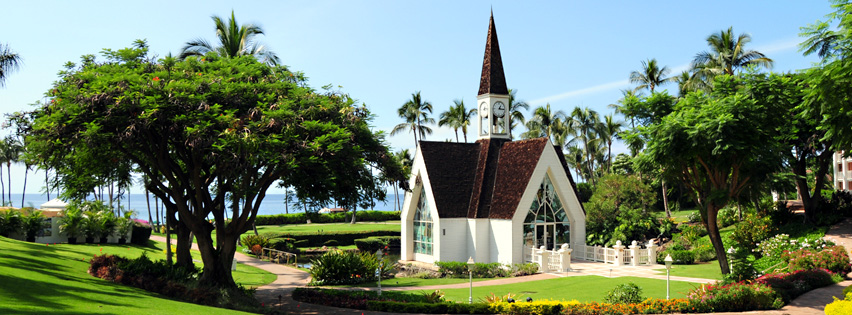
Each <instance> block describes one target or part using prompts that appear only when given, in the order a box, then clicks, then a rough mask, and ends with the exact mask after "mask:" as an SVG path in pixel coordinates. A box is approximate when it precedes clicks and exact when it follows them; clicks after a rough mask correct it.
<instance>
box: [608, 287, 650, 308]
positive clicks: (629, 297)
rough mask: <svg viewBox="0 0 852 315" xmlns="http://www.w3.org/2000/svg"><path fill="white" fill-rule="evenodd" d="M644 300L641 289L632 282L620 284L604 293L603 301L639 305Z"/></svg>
mask: <svg viewBox="0 0 852 315" xmlns="http://www.w3.org/2000/svg"><path fill="white" fill-rule="evenodd" d="M643 300H645V298H644V297H642V288H640V287H639V286H638V285H636V284H635V283H633V282H629V283H622V284H619V285H617V286H615V288H613V289H612V290H610V291H609V292H607V293H606V296H605V297H604V301H606V302H607V303H639V302H642V301H643Z"/></svg>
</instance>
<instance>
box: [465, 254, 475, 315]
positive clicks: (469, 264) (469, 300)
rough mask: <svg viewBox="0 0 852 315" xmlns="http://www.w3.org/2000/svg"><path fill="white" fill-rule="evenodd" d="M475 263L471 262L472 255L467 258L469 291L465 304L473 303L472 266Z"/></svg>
mask: <svg viewBox="0 0 852 315" xmlns="http://www.w3.org/2000/svg"><path fill="white" fill-rule="evenodd" d="M474 265H476V263H475V262H473V257H470V258H468V259H467V271H468V273H469V274H470V292H469V294H468V296H467V304H473V266H474Z"/></svg>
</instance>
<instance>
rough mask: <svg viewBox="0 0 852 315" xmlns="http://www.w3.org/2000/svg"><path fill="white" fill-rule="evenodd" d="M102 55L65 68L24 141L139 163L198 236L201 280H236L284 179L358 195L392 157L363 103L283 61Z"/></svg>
mask: <svg viewBox="0 0 852 315" xmlns="http://www.w3.org/2000/svg"><path fill="white" fill-rule="evenodd" d="M103 55H104V57H106V59H107V60H106V61H104V62H98V61H94V60H92V61H90V62H84V64H83V66H81V67H79V68H75V69H70V70H68V71H66V72H64V73H63V74H62V75H61V77H60V78H59V80H57V81H56V82H55V84H54V86H53V88H52V89H51V90H50V91H49V92H48V95H49V96H51V97H53V99H54V100H55V102H52V103H49V104H46V105H44V106H42V107H41V108H37V109H35V110H34V111H33V112H31V113H30V114H29V115H30V117H31V120H30V121H28V122H27V123H28V124H27V125H26V126H25V128H24V131H25V135H26V137H27V143H36V144H37V145H34V148H35V149H37V150H38V152H37V153H38V154H39V155H41V156H45V157H48V160H59V159H62V158H63V157H64V156H65V154H66V152H68V151H72V150H79V149H81V148H85V147H89V146H92V145H96V148H97V149H100V150H104V151H106V152H108V153H110V154H112V155H113V156H114V157H116V158H118V159H119V160H128V161H131V162H132V163H133V165H134V166H135V167H136V168H137V169H138V170H139V172H141V173H142V174H144V175H146V176H148V178H149V180H150V187H149V188H150V189H151V192H152V193H154V194H155V195H157V196H158V197H160V200H161V201H162V202H164V203H165V204H166V208H167V209H173V211H172V210H170V212H173V213H175V214H176V215H175V216H174V219H176V220H177V221H178V222H179V224H183V225H185V226H186V227H187V228H188V230H189V231H191V232H192V233H193V234H194V235H195V236H196V238H197V245H198V248H199V251H200V253H201V260H202V262H203V264H204V267H203V270H202V274H201V278H200V282H201V283H202V284H203V285H210V286H220V287H225V288H234V287H236V284H235V283H234V280H233V277H232V276H231V271H230V267H231V260H232V258H233V256H234V252H235V250H236V242H237V239H238V237H239V236H240V235H241V234H242V233H244V232H246V231H247V230H248V229H249V228H250V227H251V225H252V223H253V222H254V218H255V216H256V215H257V211H258V208H259V206H260V204H261V202H262V201H263V199H264V197H265V196H266V191H267V189H268V188H269V187H270V185H272V184H273V183H275V182H276V181H279V180H283V181H284V182H286V183H288V184H289V185H290V186H292V187H294V188H295V189H296V191H297V192H298V197H299V198H300V199H311V200H315V201H320V202H322V201H328V200H331V199H336V200H341V201H342V202H343V203H347V204H353V203H354V201H355V200H356V199H357V198H359V197H360V191H361V190H362V189H363V188H364V186H363V183H364V182H371V178H369V177H368V178H366V179H365V176H364V174H366V173H369V166H372V167H374V168H376V169H378V170H384V169H385V168H388V167H393V164H392V163H388V161H389V154H388V150H387V147H386V146H384V145H383V143H382V142H381V140H380V139H379V137H377V135H376V134H374V133H373V132H371V131H370V129H369V124H368V123H369V117H370V116H369V113H367V112H366V110H362V109H361V108H359V107H357V106H355V104H354V100H353V99H351V98H350V97H349V96H348V95H346V94H340V93H338V92H332V91H316V90H313V89H311V88H309V87H308V86H307V84H306V82H305V79H304V76H302V75H299V74H294V73H292V72H290V71H287V69H286V68H284V67H272V66H269V65H267V64H264V63H261V62H259V61H257V60H256V59H255V58H254V57H249V56H244V57H237V58H221V57H219V56H218V55H216V54H207V55H205V58H204V60H202V59H201V58H187V59H186V60H184V61H175V60H168V59H161V60H159V61H153V60H150V59H149V58H148V55H147V49H146V48H144V47H142V48H126V49H121V50H118V51H112V50H105V51H104V52H103ZM69 171H71V172H73V171H74V169H73V168H72V169H69ZM81 175H85V171H82V172H81ZM208 216H212V217H213V218H214V220H213V223H212V224H211V223H209V222H208V221H207V217H208ZM167 217H168V218H169V220H171V219H172V216H171V215H169V216H167ZM228 217H230V218H229V219H226V218H228ZM214 229H215V231H216V239H215V241H214V240H213V238H212V234H211V233H212V232H213V230H214Z"/></svg>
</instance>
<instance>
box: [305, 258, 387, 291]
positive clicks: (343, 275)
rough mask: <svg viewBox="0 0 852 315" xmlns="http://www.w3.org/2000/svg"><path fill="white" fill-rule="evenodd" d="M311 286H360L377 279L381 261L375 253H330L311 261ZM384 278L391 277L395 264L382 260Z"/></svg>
mask: <svg viewBox="0 0 852 315" xmlns="http://www.w3.org/2000/svg"><path fill="white" fill-rule="evenodd" d="M311 263H312V264H313V266H312V267H311V270H310V274H311V283H310V285H333V284H358V283H364V282H367V281H369V280H374V279H375V271H376V269H378V268H379V263H380V260H379V258H377V257H376V255H375V253H355V252H348V251H341V250H332V251H328V252H326V253H325V254H323V255H322V256H320V257H318V258H316V259H314V260H312V261H311ZM381 267H382V268H381V270H382V271H381V275H382V278H390V277H391V273H390V271H391V269H392V268H393V264H391V263H390V260H389V259H387V258H381Z"/></svg>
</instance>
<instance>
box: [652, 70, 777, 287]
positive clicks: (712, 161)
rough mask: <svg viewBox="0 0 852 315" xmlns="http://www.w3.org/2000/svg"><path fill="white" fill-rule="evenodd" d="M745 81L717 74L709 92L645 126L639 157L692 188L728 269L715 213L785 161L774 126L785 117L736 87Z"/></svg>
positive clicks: (772, 105)
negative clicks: (642, 151)
mask: <svg viewBox="0 0 852 315" xmlns="http://www.w3.org/2000/svg"><path fill="white" fill-rule="evenodd" d="M742 84H744V83H743V82H742V80H740V79H738V78H736V77H733V76H728V75H723V76H718V77H717V78H716V79H715V81H714V89H713V92H712V93H711V94H704V93H690V94H689V95H687V96H686V97H685V98H684V99H682V100H681V101H680V102H678V104H677V105H676V107H675V109H674V111H673V112H672V113H671V114H669V115H667V116H665V117H663V118H662V119H661V120H660V121H659V123H654V124H652V125H650V126H648V127H647V129H646V130H645V132H646V134H647V138H648V143H647V148H646V149H645V151H644V153H643V154H642V155H641V156H640V158H639V165H640V166H642V168H644V169H646V170H655V169H657V168H659V167H660V166H662V168H663V169H665V170H666V171H667V172H670V173H671V174H673V175H675V176H678V177H679V178H680V180H681V181H682V182H683V183H684V185H685V186H686V187H687V188H688V189H689V190H691V191H692V193H693V194H694V199H695V201H696V203H698V205H699V212H700V213H701V218H702V221H703V223H704V226H705V227H706V228H707V231H708V234H709V236H710V241H711V243H712V244H713V247H714V249H715V251H716V257H717V258H718V260H719V265H720V268H721V270H722V273H724V274H728V273H730V269H729V266H728V260H727V258H726V252H725V248H724V245H723V244H722V238H721V236H720V234H719V226H718V224H717V215H718V213H719V209H721V208H723V207H724V206H725V205H727V204H728V203H729V202H731V201H734V200H736V199H737V198H738V196H739V194H740V193H742V192H743V191H744V190H745V189H746V188H747V187H748V186H749V185H750V184H752V183H755V182H760V181H761V180H762V179H763V178H765V176H767V175H768V174H770V173H771V172H773V171H776V170H777V169H778V168H779V167H780V166H781V161H780V157H781V151H782V150H783V149H782V147H783V146H782V145H781V143H780V142H779V141H778V139H777V138H776V137H775V136H776V127H777V126H779V125H781V124H782V123H783V120H784V119H785V117H784V116H783V115H778V114H777V113H779V112H782V111H781V108H780V106H778V105H777V104H775V103H772V102H768V103H763V102H756V101H755V100H754V99H753V98H752V97H751V95H749V94H748V93H747V92H742V91H740V89H739V88H738V87H740V86H741V85H742Z"/></svg>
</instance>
